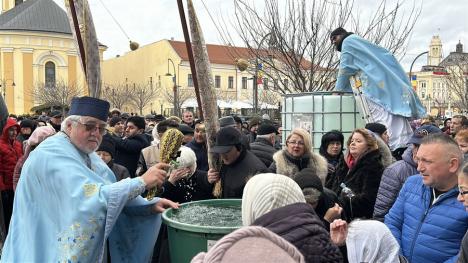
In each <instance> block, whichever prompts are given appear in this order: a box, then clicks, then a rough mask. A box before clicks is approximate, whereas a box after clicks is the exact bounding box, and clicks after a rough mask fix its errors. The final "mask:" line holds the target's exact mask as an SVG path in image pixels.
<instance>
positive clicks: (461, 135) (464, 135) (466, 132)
mask: <svg viewBox="0 0 468 263" xmlns="http://www.w3.org/2000/svg"><path fill="white" fill-rule="evenodd" d="M455 139H460V140H463V141H464V142H468V129H462V130H460V131H458V132H457V135H455Z"/></svg>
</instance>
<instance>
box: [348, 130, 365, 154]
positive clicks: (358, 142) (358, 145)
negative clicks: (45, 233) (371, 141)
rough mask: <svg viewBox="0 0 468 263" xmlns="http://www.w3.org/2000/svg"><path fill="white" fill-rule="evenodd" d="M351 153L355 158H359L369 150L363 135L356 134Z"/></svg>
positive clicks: (351, 145)
mask: <svg viewBox="0 0 468 263" xmlns="http://www.w3.org/2000/svg"><path fill="white" fill-rule="evenodd" d="M348 148H349V153H350V154H351V156H353V157H354V158H358V157H359V156H360V155H362V154H363V153H364V152H366V151H367V149H368V148H369V147H368V146H367V140H366V138H364V136H362V134H360V133H358V132H355V133H354V134H353V137H351V142H350V144H349V147H348Z"/></svg>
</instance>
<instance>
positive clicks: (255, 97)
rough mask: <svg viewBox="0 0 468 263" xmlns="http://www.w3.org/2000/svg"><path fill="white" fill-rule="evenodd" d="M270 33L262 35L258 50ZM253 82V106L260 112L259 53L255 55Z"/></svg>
mask: <svg viewBox="0 0 468 263" xmlns="http://www.w3.org/2000/svg"><path fill="white" fill-rule="evenodd" d="M269 35H271V32H270V33H268V34H266V35H264V36H263V37H262V39H261V40H260V43H259V44H258V48H257V49H258V51H259V50H260V49H261V48H262V44H263V41H265V39H266V38H267V37H268V36H269ZM253 82H254V83H253V108H254V113H255V114H256V113H257V112H258V55H257V56H255V75H254V77H253Z"/></svg>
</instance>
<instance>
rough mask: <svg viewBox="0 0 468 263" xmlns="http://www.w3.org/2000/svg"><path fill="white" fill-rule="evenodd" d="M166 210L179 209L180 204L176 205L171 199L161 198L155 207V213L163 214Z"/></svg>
mask: <svg viewBox="0 0 468 263" xmlns="http://www.w3.org/2000/svg"><path fill="white" fill-rule="evenodd" d="M166 208H174V209H178V208H179V203H174V202H172V201H171V200H169V199H166V198H161V199H159V201H158V202H157V203H156V204H154V206H153V209H154V212H156V213H162V212H164V211H165V210H166Z"/></svg>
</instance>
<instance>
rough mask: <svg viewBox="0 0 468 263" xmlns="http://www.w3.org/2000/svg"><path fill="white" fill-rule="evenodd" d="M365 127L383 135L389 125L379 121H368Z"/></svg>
mask: <svg viewBox="0 0 468 263" xmlns="http://www.w3.org/2000/svg"><path fill="white" fill-rule="evenodd" d="M365 128H366V129H368V130H370V131H371V132H374V133H377V134H379V135H382V134H383V133H384V132H385V131H386V130H387V127H385V125H383V124H380V123H377V122H371V123H368V124H366V127H365Z"/></svg>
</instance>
